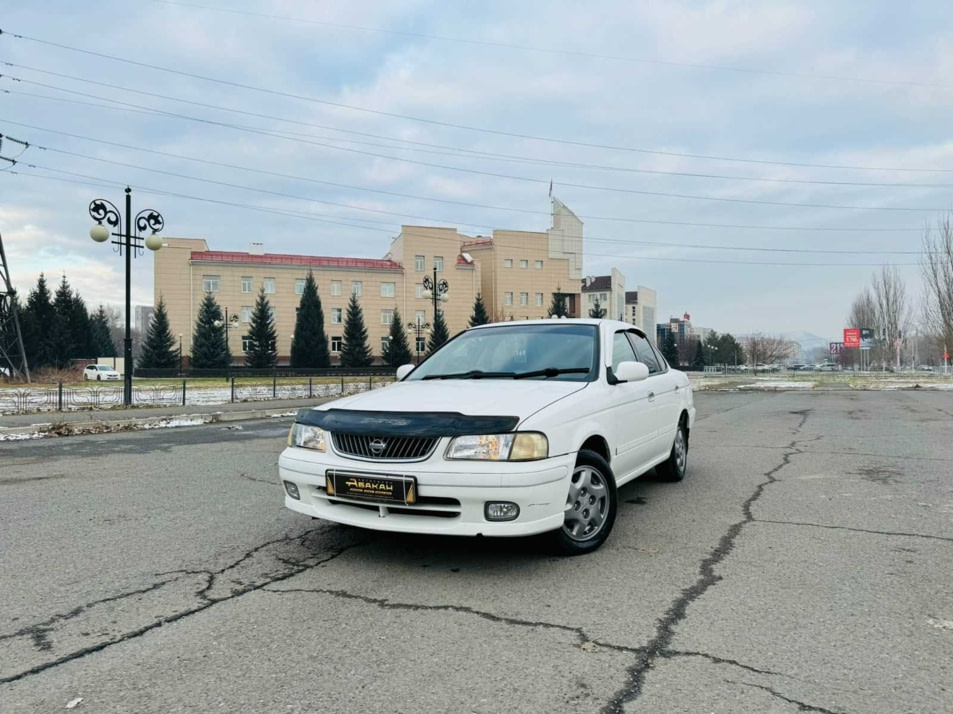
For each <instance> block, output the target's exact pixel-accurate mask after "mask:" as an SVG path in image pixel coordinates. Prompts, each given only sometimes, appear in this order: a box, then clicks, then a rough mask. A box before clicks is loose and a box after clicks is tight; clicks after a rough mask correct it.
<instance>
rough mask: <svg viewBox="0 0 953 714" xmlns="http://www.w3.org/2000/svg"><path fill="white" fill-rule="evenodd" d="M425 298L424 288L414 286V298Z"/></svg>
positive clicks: (418, 285)
mask: <svg viewBox="0 0 953 714" xmlns="http://www.w3.org/2000/svg"><path fill="white" fill-rule="evenodd" d="M423 296H424V286H423V285H420V284H419V283H418V284H417V285H414V297H419V298H422V297H423Z"/></svg>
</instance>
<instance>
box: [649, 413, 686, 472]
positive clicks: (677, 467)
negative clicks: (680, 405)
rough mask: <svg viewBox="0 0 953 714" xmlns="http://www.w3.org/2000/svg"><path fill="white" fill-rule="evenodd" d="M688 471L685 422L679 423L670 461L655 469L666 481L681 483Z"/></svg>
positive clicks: (669, 457)
mask: <svg viewBox="0 0 953 714" xmlns="http://www.w3.org/2000/svg"><path fill="white" fill-rule="evenodd" d="M687 469H688V431H687V429H686V428H685V420H684V419H682V420H681V421H679V422H678V431H676V432H675V441H674V442H673V443H672V451H671V453H670V454H669V456H668V459H667V460H666V461H664V462H663V463H661V464H659V465H658V466H656V467H655V471H656V473H658V475H659V476H661V477H662V479H663V480H665V481H681V480H682V479H683V478H685V472H686V470H687Z"/></svg>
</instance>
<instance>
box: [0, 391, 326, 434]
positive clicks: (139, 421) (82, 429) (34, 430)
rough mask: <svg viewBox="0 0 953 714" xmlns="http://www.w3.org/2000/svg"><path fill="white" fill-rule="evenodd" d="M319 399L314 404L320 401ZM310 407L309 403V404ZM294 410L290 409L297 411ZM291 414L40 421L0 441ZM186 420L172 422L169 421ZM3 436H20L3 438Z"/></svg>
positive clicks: (266, 411)
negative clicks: (175, 423)
mask: <svg viewBox="0 0 953 714" xmlns="http://www.w3.org/2000/svg"><path fill="white" fill-rule="evenodd" d="M324 401H328V400H321V401H318V402H316V404H321V403H323V402H324ZM309 406H313V405H309ZM300 408H302V409H306V408H307V407H300ZM297 411H298V409H295V410H294V412H295V413H297ZM286 415H287V416H291V414H290V413H289V412H277V411H276V409H275V408H271V409H248V410H241V411H229V412H203V413H196V414H167V415H165V416H154V417H137V418H132V419H89V420H86V421H72V422H55V421H54V422H40V423H37V424H31V425H30V426H14V427H0V441H20V440H21V439H22V440H27V439H30V438H36V439H38V438H43V437H58V436H78V435H82V434H113V433H116V432H121V431H147V430H150V429H160V428H173V426H199V425H201V424H219V423H228V422H235V421H251V420H254V419H269V418H273V417H274V418H278V417H279V416H286ZM178 421H182V422H189V423H185V424H181V425H173V424H172V423H171V422H178ZM4 437H21V438H20V439H17V438H12V439H10V438H7V439H5V438H4Z"/></svg>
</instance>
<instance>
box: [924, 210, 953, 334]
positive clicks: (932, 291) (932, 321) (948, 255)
mask: <svg viewBox="0 0 953 714" xmlns="http://www.w3.org/2000/svg"><path fill="white" fill-rule="evenodd" d="M921 260H922V268H923V280H924V283H925V285H924V287H925V290H924V322H925V326H926V328H927V330H928V331H929V332H932V333H933V334H934V335H936V336H938V337H939V340H940V341H941V342H942V345H943V352H949V348H950V347H953V223H951V220H950V215H946V216H944V217H943V218H941V219H940V220H938V221H937V226H936V231H935V232H934V231H931V230H927V232H926V234H925V235H924V236H923V257H922V259H921Z"/></svg>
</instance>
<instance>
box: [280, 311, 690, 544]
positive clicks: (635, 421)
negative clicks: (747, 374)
mask: <svg viewBox="0 0 953 714" xmlns="http://www.w3.org/2000/svg"><path fill="white" fill-rule="evenodd" d="M397 375H398V382H397V383H395V384H393V385H391V386H389V387H387V388H385V389H380V390H376V391H372V392H365V393H363V394H358V395H355V396H351V397H346V398H344V399H339V400H337V401H334V402H331V403H328V404H323V405H321V406H318V407H314V408H313V409H302V410H301V411H300V412H299V413H298V415H297V417H296V419H295V424H294V425H293V427H292V429H291V432H290V433H289V435H288V448H286V449H285V450H284V452H283V453H282V454H281V457H280V458H279V461H278V471H279V475H280V478H281V481H282V483H283V485H284V489H285V506H287V507H288V508H290V509H292V510H294V511H298V512H299V513H303V514H305V515H308V516H313V517H316V518H321V519H324V520H328V521H334V522H336V523H344V524H348V525H352V526H358V527H361V528H369V529H373V530H379V531H397V532H404V533H433V534H444V535H466V536H476V535H484V536H526V535H533V534H538V533H551V536H550V537H551V538H552V539H553V542H554V544H555V545H556V546H557V548H558V549H559V550H560V551H561V552H562V553H564V554H569V555H572V554H578V553H586V552H590V551H593V550H595V549H596V548H598V547H599V546H600V545H602V543H603V542H604V541H605V540H606V538H607V537H608V536H609V533H610V531H611V530H612V525H613V522H614V521H615V517H616V512H617V510H618V495H617V489H618V487H620V486H622V485H623V484H625V483H627V482H629V481H631V480H633V479H635V478H637V477H638V476H641V475H642V474H644V473H646V472H647V471H649V470H651V469H652V468H653V467H654V468H655V469H656V471H657V473H659V474H660V475H661V476H662V477H663V478H664V479H666V480H671V481H680V480H681V479H682V478H684V476H685V470H686V465H687V457H688V437H689V434H690V432H691V429H692V425H693V424H694V420H695V407H694V404H693V399H692V388H691V384H690V383H689V380H688V377H687V376H686V375H685V374H683V373H682V372H679V371H676V370H674V369H671V368H670V367H669V366H668V364H666V362H665V360H664V359H663V358H662V356H661V354H659V352H658V350H656V349H655V348H654V347H653V346H652V345H651V344H650V343H649V341H648V340H647V339H646V337H645V334H644V333H643V332H642V331H641V330H639V329H637V328H635V327H633V326H631V325H627V324H626V323H623V322H615V321H610V320H589V319H582V320H575V319H573V320H568V319H560V320H533V321H526V322H506V323H495V324H489V325H483V326H481V327H476V328H472V329H469V330H466V331H465V332H462V333H460V334H459V335H457V336H456V337H454V338H453V339H452V340H450V341H449V342H447V343H446V344H445V345H444V346H443V347H441V348H440V349H439V350H438V351H437V352H436V353H435V354H433V355H432V356H431V357H429V358H428V359H427V360H426V361H424V362H423V363H422V364H421V365H419V366H418V367H416V368H415V367H414V366H413V365H405V366H403V367H401V368H400V369H399V370H398V371H397Z"/></svg>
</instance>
